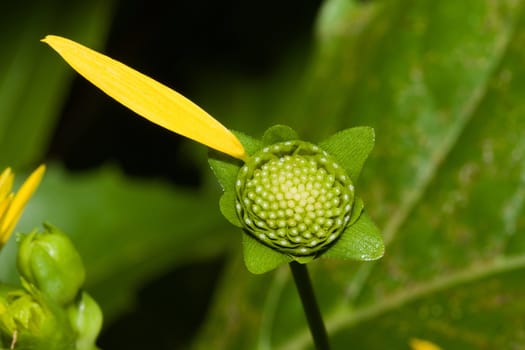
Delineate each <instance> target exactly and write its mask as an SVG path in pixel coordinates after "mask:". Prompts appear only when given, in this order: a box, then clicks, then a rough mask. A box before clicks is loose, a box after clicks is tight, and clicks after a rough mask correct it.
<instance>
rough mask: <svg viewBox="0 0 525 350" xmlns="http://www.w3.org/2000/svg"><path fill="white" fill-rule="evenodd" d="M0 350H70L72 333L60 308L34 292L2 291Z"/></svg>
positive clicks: (73, 333) (73, 339)
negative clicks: (14, 349) (12, 349)
mask: <svg viewBox="0 0 525 350" xmlns="http://www.w3.org/2000/svg"><path fill="white" fill-rule="evenodd" d="M0 310H1V312H0V348H1V349H7V348H11V347H10V346H11V343H12V342H13V337H14V335H16V340H14V341H15V347H14V348H16V349H46V350H69V349H74V344H75V338H76V333H75V332H74V331H73V329H72V327H71V325H70V323H69V319H68V317H67V313H66V312H65V310H64V309H63V308H62V306H60V305H58V304H57V303H55V302H54V301H53V300H51V299H49V298H48V297H47V296H46V295H44V294H43V293H41V292H40V291H38V290H34V291H28V290H24V289H15V290H7V289H4V290H3V291H2V295H1V296H0Z"/></svg>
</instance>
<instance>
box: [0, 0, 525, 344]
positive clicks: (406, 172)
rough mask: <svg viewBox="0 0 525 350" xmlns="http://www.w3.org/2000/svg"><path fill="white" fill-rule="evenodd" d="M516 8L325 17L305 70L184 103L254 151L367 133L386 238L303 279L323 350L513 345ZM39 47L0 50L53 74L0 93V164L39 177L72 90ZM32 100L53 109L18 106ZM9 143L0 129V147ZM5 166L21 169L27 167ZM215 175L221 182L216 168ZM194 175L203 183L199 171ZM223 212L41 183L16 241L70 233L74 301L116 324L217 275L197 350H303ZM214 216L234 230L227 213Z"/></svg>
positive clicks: (521, 192)
mask: <svg viewBox="0 0 525 350" xmlns="http://www.w3.org/2000/svg"><path fill="white" fill-rule="evenodd" d="M523 5H524V2H523V1H521V0H518V1H515V0H502V1H489V0H481V1H480V0H467V1H459V2H458V1H456V2H453V1H431V0H418V1H408V0H405V1H401V0H390V1H364V2H357V1H343V0H331V1H326V2H325V4H324V5H323V7H322V9H321V11H320V14H319V17H318V22H317V32H316V38H315V40H316V42H315V43H316V49H315V52H314V53H313V55H312V56H310V57H309V60H307V61H305V57H306V56H307V55H308V52H307V50H305V51H301V52H299V53H297V54H296V55H292V56H290V58H289V61H287V62H283V65H282V67H281V68H280V69H277V70H276V71H275V72H274V74H273V75H272V76H269V77H268V78H267V79H266V80H264V81H257V82H256V83H254V82H250V81H246V80H242V79H239V78H238V77H232V78H231V80H228V79H222V80H220V81H217V80H215V79H214V78H215V77H210V78H209V79H208V80H206V79H205V77H199V78H202V79H200V80H199V84H201V85H202V91H201V94H200V96H201V98H194V100H195V101H196V102H198V103H200V101H206V102H205V106H204V107H206V109H207V110H208V111H209V112H211V114H212V115H214V116H215V117H216V118H217V119H219V120H220V121H221V122H223V123H224V124H225V125H226V126H228V127H230V128H234V129H239V130H244V131H246V132H247V133H250V134H261V133H262V132H263V130H265V129H266V128H267V127H268V126H269V125H271V124H276V123H282V124H288V125H291V126H292V127H293V128H294V129H295V130H297V131H298V132H299V134H300V135H301V137H304V138H305V139H309V140H312V141H313V142H322V140H324V139H326V138H327V137H328V136H329V135H331V134H334V133H335V132H337V131H338V130H343V129H347V128H349V127H353V126H358V125H368V126H370V127H372V128H374V129H375V133H376V144H375V148H374V150H373V152H372V153H371V154H370V157H369V159H367V162H366V166H365V167H364V168H363V171H362V173H361V174H360V175H359V174H355V177H356V178H357V176H358V175H359V182H358V183H357V186H356V188H357V189H358V195H359V196H360V197H361V198H363V200H364V201H365V203H366V208H365V211H366V215H368V217H370V218H373V220H374V222H376V223H377V225H378V227H379V228H380V231H381V232H382V233H383V234H384V238H385V241H386V253H385V256H384V257H383V258H382V259H381V260H379V261H378V262H375V263H368V262H367V263H354V262H348V261H337V260H331V259H321V260H319V261H318V262H316V263H315V264H310V267H311V272H312V279H313V284H314V288H315V290H316V292H317V293H318V297H319V300H320V303H321V308H322V310H323V313H324V315H325V317H326V321H327V324H328V331H329V335H330V337H331V340H332V342H333V348H334V349H347V348H349V347H353V348H356V349H377V348H379V349H381V348H389V349H406V348H407V347H408V344H409V341H410V339H412V338H422V339H428V340H430V341H432V342H434V343H436V344H438V345H440V346H441V347H443V348H444V349H448V348H450V349H455V348H462V349H486V348H490V349H507V348H519V347H520V346H521V344H523V342H524V338H523V331H522V330H523V328H524V327H525V321H524V320H525V318H524V317H523V315H524V314H525V303H524V302H523V301H522V300H523V298H522V295H523V294H524V292H525V284H524V282H523V278H522V275H523V271H524V269H525V239H524V235H523V231H524V229H525V219H524V217H525V215H524V214H525V212H524V206H523V204H524V201H525V180H524V179H525V166H524V165H523V164H525V141H524V138H523V130H525V118H523V115H525V104H524V103H523V95H524V94H525V66H524V64H523V62H525V49H524V48H525V14H524V13H523ZM72 6H73V5H72ZM86 6H87V5H86ZM104 13H105V12H104ZM95 17H96V16H94V17H89V16H87V17H86V18H95ZM100 18H106V17H103V16H102V17H100ZM93 21H94V22H92V23H96V21H95V20H93ZM72 22H74V21H72ZM2 23H5V22H2ZM80 27H81V26H80V25H79V28H80ZM95 27H97V28H102V29H101V30H100V31H99V32H97V33H98V34H97V35H93V36H92V39H93V40H94V38H95V37H97V38H98V39H97V40H100V38H101V37H102V35H101V32H104V28H105V27H104V25H103V24H100V23H99V24H93V27H90V28H95ZM28 30H29V29H28ZM47 32H49V31H47ZM47 32H46V33H47ZM1 33H4V34H3V35H4V36H7V35H8V33H10V32H9V31H6V30H4V31H1ZM40 34H43V33H39V34H38V35H39V36H41V35H40ZM64 34H67V31H66V30H64ZM70 36H71V35H70ZM39 38H40V37H36V36H34V37H31V38H30V40H26V39H23V38H16V40H15V39H14V38H13V39H12V40H13V41H5V43H6V44H5V45H8V44H9V45H12V47H15V44H19V45H22V44H23V45H26V46H24V47H26V48H31V50H38V54H39V57H45V60H46V62H50V64H55V65H56V66H55V68H54V69H51V70H47V72H49V76H47V75H44V74H43V73H42V74H43V75H44V76H45V77H44V78H41V79H34V80H32V86H31V89H29V90H27V85H25V86H23V87H17V85H13V84H9V85H8V86H10V87H12V90H9V91H10V92H12V93H14V92H17V96H18V97H17V98H16V99H11V98H8V97H9V96H11V95H9V94H7V95H6V91H8V90H5V89H4V90H0V109H1V110H2V113H0V115H1V125H0V131H2V134H1V137H0V143H1V144H2V145H3V146H2V147H1V149H3V150H4V153H5V155H3V156H2V163H3V164H4V163H5V164H7V163H8V162H9V163H10V164H11V165H17V164H20V165H26V164H29V163H32V162H35V161H36V160H37V159H38V156H39V154H40V153H41V145H42V144H43V143H45V142H44V141H42V140H43V139H46V138H49V136H50V134H49V132H50V130H51V129H52V127H53V125H54V123H55V122H56V113H55V112H56V110H57V109H58V107H57V105H59V101H60V100H61V97H62V96H63V94H61V92H63V91H65V87H64V86H67V85H66V83H64V85H62V87H61V88H59V87H56V86H55V85H53V86H51V85H49V84H47V79H49V78H50V77H53V76H55V75H56V74H58V75H60V74H64V76H66V75H65V73H64V72H66V71H67V69H66V67H65V66H64V65H62V64H61V62H60V61H59V60H57V59H56V57H55V56H54V55H53V54H52V53H51V52H48V51H47V50H45V49H44V48H43V47H38V43H37V40H38V39H39ZM75 38H76V39H78V40H79V41H82V42H84V43H88V44H89V43H90V42H89V40H81V39H82V38H81V37H79V36H77V37H75ZM97 40H95V41H97ZM35 45H36V46H35ZM6 47H7V46H6ZM10 47H11V46H10ZM2 52H9V53H11V52H15V51H13V49H10V50H4V49H3V50H2ZM152 54H154V53H152ZM8 57H9V56H4V54H2V55H1V59H2V60H4V59H8ZM24 57H26V59H27V60H29V61H32V60H33V59H36V58H35V57H36V56H34V55H25V56H24ZM11 62H16V63H17V64H19V65H21V66H23V68H19V69H18V70H16V68H13V67H12V66H10V67H11V68H9V70H6V72H10V74H15V73H16V72H19V73H20V72H22V73H24V74H29V73H28V72H32V70H27V69H26V68H27V67H31V66H32V64H33V63H31V62H24V61H18V60H15V59H13V58H11ZM305 66H306V67H307V68H306V69H305V70H301V69H300V68H301V67H305ZM0 67H7V66H5V65H0ZM9 76H10V75H6V74H1V75H0V77H2V78H0V79H7V77H9ZM27 79H29V78H27ZM27 79H26V80H24V81H28V80H27ZM63 79H65V78H63ZM64 81H65V80H64ZM3 83H4V84H7V83H8V81H7V80H5V81H4V82H3ZM219 83H220V88H217V86H218V84H219ZM2 86H4V85H2ZM15 87H17V89H15ZM2 91H3V93H2ZM36 91H39V92H40V93H43V92H44V91H45V92H46V96H47V97H41V99H42V100H40V99H37V100H33V99H31V98H30V97H34V98H36V97H37V96H38V94H37V93H34V92H36ZM232 94H233V96H232ZM22 97H23V98H22ZM22 100H23V101H24V103H23V104H22V103H21V102H19V101H22ZM13 101H17V102H16V103H15V104H14V106H18V107H17V108H22V107H24V108H27V109H29V108H31V109H36V108H38V106H47V105H53V106H55V107H56V108H55V109H54V110H53V111H52V112H51V111H50V112H49V116H48V119H45V120H47V121H46V122H45V127H39V126H38V125H40V124H39V123H37V122H33V121H31V120H30V119H29V118H32V117H33V116H34V115H35V113H32V112H31V111H28V112H24V113H16V112H13V108H12V107H11V106H13V103H14V102H13ZM42 101H43V102H42ZM53 101H54V102H53ZM232 101H233V102H232ZM53 103H54V104H53ZM201 104H202V103H201ZM25 118H28V119H25ZM54 118H55V119H54ZM130 118H132V117H131V116H130ZM5 123H11V125H10V126H9V131H10V132H9V133H6V132H5V131H6V130H7V127H5V126H3V125H5ZM33 125H35V128H37V129H38V130H39V131H38V132H34V133H32V134H31V135H34V136H35V137H25V136H24V137H20V136H16V135H30V134H27V132H28V131H27V128H28V126H33ZM6 135H7V136H6ZM251 147H254V148H257V147H259V146H258V145H257V144H254V145H249V146H248V147H247V148H251ZM17 149H21V150H22V149H27V151H24V154H25V156H23V155H22V152H20V154H18V152H15V151H13V150H17ZM7 150H9V151H7ZM248 151H249V152H250V149H249V150H248ZM25 152H27V153H25ZM7 153H9V154H7ZM18 159H20V161H19V162H18V161H17V162H15V160H18ZM232 166H235V165H232ZM223 170H224V171H226V172H227V171H228V169H227V168H225V169H222V170H221V169H218V168H217V167H214V171H215V172H218V171H223ZM203 174H204V175H205V176H209V177H211V176H212V175H211V171H210V170H209V169H203ZM219 178H220V176H219ZM208 183H211V180H210V179H208ZM221 185H222V186H223V187H224V189H225V190H227V186H229V185H228V184H224V183H221ZM219 195H220V189H218V188H213V190H211V187H210V188H209V187H206V188H203V189H200V190H188V189H185V188H179V187H174V186H169V185H167V184H164V183H159V182H158V181H148V180H131V179H129V178H126V177H125V176H124V175H122V174H121V173H120V172H119V171H117V170H115V169H113V168H111V167H106V168H103V169H101V170H99V171H91V172H86V173H84V174H80V175H71V174H68V173H66V172H65V171H64V170H63V169H62V168H61V166H60V165H58V164H51V165H50V171H49V173H48V174H47V175H46V178H45V180H44V182H43V184H42V187H41V188H40V189H39V191H38V192H37V195H36V197H35V198H34V199H33V200H32V201H31V204H30V206H29V207H28V208H27V210H26V213H25V215H24V218H23V221H22V222H21V224H20V227H24V228H26V229H28V230H30V229H32V228H33V227H34V226H37V225H38V223H39V221H42V220H47V219H49V220H52V221H53V222H55V223H57V224H58V225H59V226H60V227H61V228H63V229H64V230H65V231H66V232H69V233H71V235H72V239H73V241H74V242H75V244H76V245H77V246H78V247H79V250H80V253H81V255H82V257H83V259H84V262H85V265H86V268H87V286H88V290H90V291H92V292H93V295H94V296H95V299H96V300H97V301H100V303H101V306H102V308H103V310H104V313H105V314H106V313H107V315H109V318H110V319H112V318H113V317H115V316H116V315H118V314H119V312H122V311H123V310H124V309H125V307H127V306H129V303H130V302H131V301H132V300H133V295H134V293H135V290H136V289H137V287H138V286H140V285H142V284H143V283H144V282H146V281H148V280H151V279H152V278H155V277H156V276H159V275H161V274H162V273H164V272H165V271H167V270H168V269H169V268H172V267H174V266H180V265H181V264H182V263H187V262H196V261H198V260H202V259H204V258H208V257H210V256H216V255H219V254H221V255H227V256H228V263H227V267H226V268H225V270H224V272H223V274H222V279H221V283H220V284H219V286H218V288H217V290H216V293H215V298H214V302H213V305H212V306H211V308H210V312H209V313H208V316H207V319H206V322H205V324H204V326H203V328H202V329H201V331H200V333H199V334H198V335H197V336H196V337H195V340H194V344H193V347H194V348H196V349H210V348H213V349H253V348H258V349H270V348H271V349H304V348H309V347H310V346H311V345H310V344H311V339H310V336H309V333H308V330H307V327H306V323H305V320H304V315H303V313H302V310H301V308H300V304H299V300H298V298H297V293H296V291H295V289H294V286H293V284H292V282H291V279H290V276H289V271H287V269H286V268H284V269H277V270H276V271H275V272H272V273H271V274H266V275H262V276H252V275H251V274H249V273H248V272H247V271H246V268H245V266H244V264H243V263H242V258H241V243H240V240H239V236H238V229H237V228H235V227H231V225H230V223H228V222H227V221H226V220H224V218H223V217H222V216H221V215H220V214H219V210H218V205H217V201H218V197H219ZM221 207H222V205H221ZM223 213H224V210H223ZM204 214H205V215H206V220H203V219H202V218H203V215H204ZM224 214H225V216H226V217H227V218H228V219H229V221H232V223H234V224H235V219H234V218H233V216H232V215H231V214H232V213H224ZM237 224H238V222H237ZM245 236H246V235H245ZM243 244H245V245H249V244H250V242H244V243H243ZM13 252H14V244H13V242H11V243H10V245H9V246H8V247H7V250H4V251H2V254H1V255H0V280H2V281H5V280H6V279H9V280H10V281H13V275H14V271H15V261H14V254H13Z"/></svg>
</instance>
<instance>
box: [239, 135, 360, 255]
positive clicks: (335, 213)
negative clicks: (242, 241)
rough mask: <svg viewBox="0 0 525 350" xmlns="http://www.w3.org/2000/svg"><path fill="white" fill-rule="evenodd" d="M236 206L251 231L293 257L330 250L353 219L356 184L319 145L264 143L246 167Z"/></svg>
mask: <svg viewBox="0 0 525 350" xmlns="http://www.w3.org/2000/svg"><path fill="white" fill-rule="evenodd" d="M236 189H237V198H236V210H237V213H238V215H239V218H240V220H241V222H242V223H243V224H244V226H245V227H246V229H247V232H249V233H250V234H252V235H253V237H254V238H256V239H257V240H259V241H260V242H261V243H263V244H266V245H267V246H269V247H271V248H274V249H276V250H278V251H281V252H285V253H287V254H290V255H294V256H309V255H315V254H317V253H318V252H320V251H322V250H323V249H326V248H327V247H328V246H329V245H330V244H331V243H333V242H334V241H335V240H336V239H337V238H338V237H339V236H340V235H341V233H342V232H343V231H344V228H345V227H346V225H347V224H348V223H349V221H350V217H351V212H352V208H353V202H354V185H353V184H352V181H351V179H350V178H349V177H348V176H347V175H346V173H345V172H344V170H343V169H342V168H341V167H340V166H339V165H338V164H337V162H336V161H335V160H333V159H332V157H331V156H330V155H329V154H328V153H327V152H326V151H324V150H321V149H320V148H319V147H318V146H316V145H313V144H311V143H307V142H303V141H297V140H294V141H286V142H281V143H276V144H273V145H271V146H267V147H264V148H263V149H262V150H261V151H259V152H258V153H256V154H254V155H253V156H252V157H251V158H250V159H249V160H248V161H247V162H246V163H245V164H244V166H243V167H242V168H241V171H240V172H239V176H238V178H237V182H236Z"/></svg>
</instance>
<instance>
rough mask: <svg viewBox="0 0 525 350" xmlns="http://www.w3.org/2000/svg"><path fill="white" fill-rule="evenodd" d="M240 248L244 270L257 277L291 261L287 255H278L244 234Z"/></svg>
mask: <svg viewBox="0 0 525 350" xmlns="http://www.w3.org/2000/svg"><path fill="white" fill-rule="evenodd" d="M242 248H243V249H242V251H243V256H244V264H245V265H246V268H247V269H248V271H250V272H251V273H253V274H257V275H259V274H262V273H265V272H268V271H271V270H273V269H275V268H276V267H277V266H279V265H282V264H287V263H289V262H290V261H292V260H293V259H292V258H291V257H289V256H288V255H286V254H282V253H279V252H278V251H276V250H273V249H271V248H269V247H267V246H265V245H264V244H262V243H260V242H258V241H257V240H256V239H255V238H253V237H252V236H250V235H249V234H248V233H246V232H243V235H242Z"/></svg>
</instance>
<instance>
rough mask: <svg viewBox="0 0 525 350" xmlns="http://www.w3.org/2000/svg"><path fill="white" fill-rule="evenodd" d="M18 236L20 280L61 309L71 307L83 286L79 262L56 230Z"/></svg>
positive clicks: (47, 226) (70, 247)
mask: <svg viewBox="0 0 525 350" xmlns="http://www.w3.org/2000/svg"><path fill="white" fill-rule="evenodd" d="M45 228H46V231H45V232H32V233H30V234H28V235H23V236H21V237H22V239H21V242H20V247H19V252H18V257H17V268H18V271H19V273H20V276H21V277H22V279H23V280H24V281H25V282H27V283H29V284H30V285H33V286H34V287H35V288H36V289H38V290H39V291H40V292H42V293H43V294H45V295H46V296H47V297H48V298H50V299H51V300H53V301H54V302H56V303H58V304H60V305H66V304H68V303H71V302H72V301H73V300H74V299H75V297H76V296H77V294H78V292H79V290H80V287H81V286H82V284H83V283H84V279H85V270H84V265H83V264H82V259H81V258H80V255H79V254H78V252H77V251H76V249H75V247H74V246H73V243H72V242H71V240H70V239H69V238H68V237H67V236H66V235H65V234H63V233H62V232H60V231H59V230H58V229H56V228H55V227H52V226H50V225H45Z"/></svg>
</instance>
